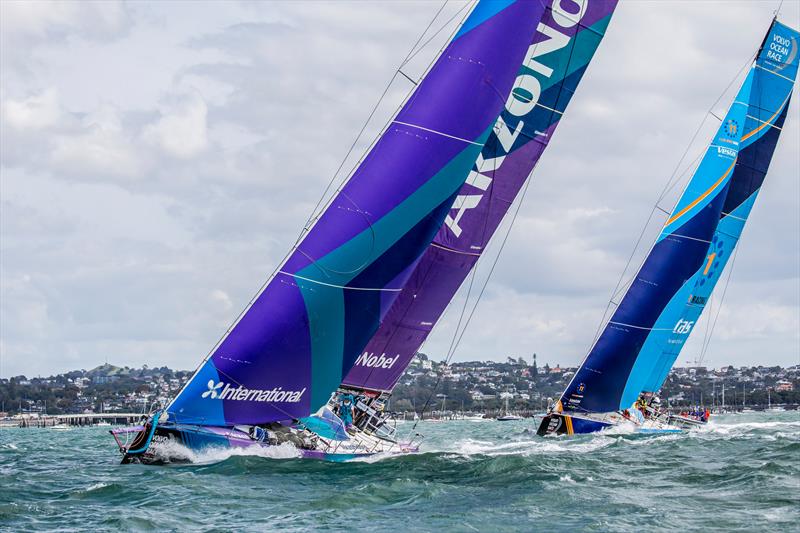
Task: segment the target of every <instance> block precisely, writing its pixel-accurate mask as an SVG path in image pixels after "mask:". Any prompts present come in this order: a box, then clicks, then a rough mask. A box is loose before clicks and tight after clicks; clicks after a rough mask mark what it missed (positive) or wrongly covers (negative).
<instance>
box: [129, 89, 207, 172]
mask: <svg viewBox="0 0 800 533" xmlns="http://www.w3.org/2000/svg"><path fill="white" fill-rule="evenodd" d="M176 100H177V102H176V103H175V104H173V105H172V106H170V107H169V108H167V109H165V110H164V111H162V114H161V117H160V118H159V119H158V121H156V122H155V123H154V124H151V125H149V126H147V127H146V128H145V129H144V132H143V136H144V139H145V141H147V142H151V143H155V144H156V145H158V146H159V148H161V149H162V150H163V151H164V152H165V153H167V154H169V155H172V156H175V157H180V158H189V157H193V156H196V155H197V154H199V153H200V152H201V151H203V150H204V149H205V148H206V147H207V146H208V130H207V122H206V118H207V115H208V108H207V107H206V103H205V102H204V101H203V99H202V98H201V97H200V96H198V95H196V94H190V95H188V96H184V97H178V98H176Z"/></svg>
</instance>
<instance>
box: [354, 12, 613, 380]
mask: <svg viewBox="0 0 800 533" xmlns="http://www.w3.org/2000/svg"><path fill="white" fill-rule="evenodd" d="M542 3H543V4H546V6H547V7H546V11H545V12H544V14H543V16H542V18H541V21H540V23H539V24H538V26H537V31H536V33H535V34H534V35H533V36H532V39H531V41H529V42H530V47H529V48H528V53H527V54H526V56H525V58H524V59H523V61H520V66H519V69H518V76H517V79H516V81H515V83H514V88H513V90H509V91H508V92H504V93H502V96H503V97H504V98H506V100H505V106H504V108H503V109H502V112H501V113H500V114H499V116H498V117H497V119H496V121H495V124H494V128H493V131H492V133H491V135H490V136H489V140H488V141H487V142H486V145H485V146H484V148H483V150H482V151H481V153H480V155H479V156H478V157H477V158H476V160H475V163H474V165H473V167H472V171H471V172H470V175H469V178H468V179H467V181H466V183H465V184H464V186H463V187H462V188H461V190H460V191H459V192H458V195H457V196H456V198H455V199H454V202H453V204H452V206H451V207H450V209H449V211H448V214H447V217H446V219H445V223H444V225H443V226H442V227H441V229H440V230H439V232H438V233H437V235H436V238H435V239H434V241H433V242H432V243H431V245H430V247H429V248H428V250H427V251H426V252H425V254H424V255H423V256H422V258H421V259H420V261H419V263H418V264H417V265H416V267H415V268H414V271H413V272H412V273H411V275H410V277H409V281H408V283H406V284H405V286H404V287H403V291H402V292H401V294H400V296H399V297H398V298H397V300H396V301H395V302H394V304H393V305H392V307H391V309H390V310H389V312H388V314H387V315H386V317H385V319H384V321H383V322H382V324H381V327H380V328H379V329H378V331H377V332H376V333H375V336H374V337H373V338H372V339H371V340H370V342H369V344H368V345H367V346H366V347H365V349H364V352H363V354H362V356H361V357H359V359H358V360H357V361H356V364H355V365H354V366H353V369H352V370H351V371H350V372H349V373H348V375H347V376H346V377H345V379H344V382H343V384H344V385H347V386H349V387H356V388H362V389H371V390H383V391H390V390H392V389H393V388H394V386H395V385H396V383H397V381H398V380H399V379H400V376H401V375H402V374H403V372H404V371H405V369H406V368H407V367H408V365H409V364H410V363H411V361H412V359H413V358H414V355H415V354H416V353H417V352H418V351H419V349H420V347H421V346H422V344H423V343H424V342H425V340H426V339H427V337H428V335H429V334H430V332H431V331H432V330H433V328H434V326H435V325H436V323H437V322H438V320H439V319H440V317H441V316H442V314H443V313H444V312H445V309H446V308H447V306H448V304H449V303H450V302H451V300H452V299H453V297H454V296H455V294H456V293H457V292H458V290H459V288H460V287H461V286H462V285H463V284H464V281H465V280H466V279H467V277H468V276H469V275H470V272H472V271H473V269H474V267H475V264H476V263H477V262H478V260H479V259H480V257H481V256H482V254H483V252H484V250H485V249H486V246H487V245H488V243H489V241H490V239H491V238H492V236H493V235H494V233H495V231H496V230H497V228H498V227H499V225H500V223H501V222H502V220H503V217H504V216H505V215H506V214H507V213H508V211H509V209H510V207H511V205H512V204H513V203H514V202H515V199H517V198H518V197H519V196H521V195H522V194H524V192H523V191H524V187H525V184H526V183H528V181H527V180H528V179H529V175H530V174H531V172H532V171H533V169H534V167H535V166H536V164H537V162H538V161H539V159H540V157H541V156H542V153H543V152H544V150H545V149H546V148H547V146H548V144H549V142H550V140H551V139H552V136H553V134H554V132H555V129H556V127H557V126H558V124H559V122H560V120H561V117H562V115H563V114H564V112H565V110H566V107H567V105H568V103H569V101H570V99H571V98H572V95H573V94H574V92H575V90H576V89H577V86H578V84H579V82H580V80H581V78H582V76H583V74H584V72H585V71H586V68H587V67H588V65H589V63H590V61H591V59H592V57H593V55H594V53H595V51H596V49H597V47H598V46H599V44H600V42H601V40H602V38H603V36H604V34H605V31H606V28H607V26H608V24H609V21H610V19H611V16H612V14H613V12H614V9H615V8H616V3H617V2H616V0H603V1H595V0H593V1H591V2H585V1H583V2H580V1H577V2H562V1H560V0H546V1H543V2H542ZM562 4H563V5H562ZM569 4H572V5H569ZM565 6H568V7H565ZM476 292H478V291H477V290H476ZM470 296H471V294H467V302H465V306H466V305H467V303H469V297H470ZM462 313H463V311H462ZM466 321H467V322H468V319H466ZM456 329H457V331H456V332H455V333H454V338H455V336H458V335H459V334H460V332H463V331H464V330H465V329H466V322H461V321H459V327H458V328H456ZM459 330H460V331H459ZM456 345H457V341H454V345H453V346H454V347H455V346H456ZM454 347H453V348H452V349H451V353H449V354H448V358H449V357H450V356H451V355H452V350H454V349H455V348H454Z"/></svg>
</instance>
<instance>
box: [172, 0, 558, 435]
mask: <svg viewBox="0 0 800 533" xmlns="http://www.w3.org/2000/svg"><path fill="white" fill-rule="evenodd" d="M543 11H544V8H543V7H542V4H541V3H540V2H539V1H538V0H532V1H519V2H509V1H483V2H481V3H479V4H478V6H477V7H476V8H475V9H474V10H473V12H472V13H471V14H470V16H469V18H468V19H467V20H466V21H465V23H464V25H463V26H462V28H461V30H460V31H459V32H458V34H457V35H456V36H455V37H454V39H453V41H452V42H451V43H450V44H449V45H448V46H447V48H445V50H444V51H443V53H442V54H441V56H440V57H439V58H438V59H437V61H436V63H435V64H434V66H433V67H432V69H431V70H430V71H429V73H428V75H427V76H426V77H425V79H424V80H423V81H422V82H421V83H420V85H419V86H418V87H417V88H416V90H415V92H414V94H413V95H412V96H411V98H410V99H409V100H408V102H407V103H406V105H405V106H404V107H403V108H402V110H401V111H400V112H399V113H398V115H397V116H396V117H395V119H394V120H393V121H392V123H391V124H390V125H389V127H388V128H387V130H386V132H385V133H384V134H383V135H382V136H381V138H380V139H379V140H378V142H377V143H376V144H375V146H374V147H373V148H372V150H371V151H370V153H369V154H368V155H367V156H366V157H365V159H364V161H363V163H362V164H361V165H360V166H359V168H358V169H357V170H356V171H355V172H354V174H353V175H352V176H351V178H350V179H349V181H348V182H347V184H346V185H345V186H344V187H343V188H342V190H341V191H339V193H338V194H337V195H336V196H335V197H334V198H333V200H332V201H331V203H330V204H329V205H328V206H327V208H326V209H325V211H324V212H323V213H322V215H321V216H320V217H319V219H318V220H317V221H316V223H315V224H314V225H313V227H312V228H311V229H310V230H309V231H308V233H307V234H306V236H305V238H304V239H303V240H302V241H301V242H300V243H299V244H298V245H297V247H296V248H295V249H294V250H293V251H292V252H291V254H290V255H289V257H288V259H287V260H286V262H285V263H284V264H283V265H282V266H281V267H280V269H279V270H278V272H277V274H276V275H275V276H274V277H273V278H272V279H271V280H270V281H269V283H268V284H267V285H266V287H265V288H264V290H263V291H262V292H261V293H260V294H259V295H258V297H257V298H256V299H255V300H254V302H253V303H252V305H251V306H250V307H249V308H248V309H247V310H246V312H245V313H244V314H243V315H242V317H241V318H240V320H239V321H238V322H237V323H236V324H235V325H234V326H233V327H232V328H231V330H230V331H229V332H228V334H227V335H226V336H225V338H224V339H223V340H222V341H221V342H220V344H219V345H218V346H217V347H216V348H215V349H214V350H213V352H212V355H211V357H210V358H208V359H207V360H206V361H205V362H204V363H203V364H202V365H201V367H200V369H199V370H198V371H197V372H196V373H195V375H194V376H193V377H192V379H191V380H190V381H189V383H188V384H187V385H186V387H185V388H184V389H183V390H182V391H181V392H180V394H179V395H178V396H177V397H176V398H175V399H174V400H173V401H172V403H171V404H170V405H169V406H168V408H167V412H168V415H169V417H170V419H171V420H174V421H177V422H184V423H193V424H204V425H231V424H239V423H241V424H256V423H264V422H270V421H276V420H287V419H295V418H301V417H305V416H308V415H309V414H311V413H313V412H314V411H316V410H317V409H318V408H319V407H321V406H322V405H324V404H325V403H326V402H327V401H328V399H329V397H330V395H331V393H332V392H333V391H334V390H335V389H336V388H337V387H338V385H339V384H340V383H341V381H342V378H343V376H344V375H346V373H347V372H348V371H349V370H350V368H351V367H352V366H353V363H354V362H355V360H356V358H357V357H358V356H359V355H360V354H361V353H362V352H363V350H364V347H365V346H366V344H367V342H369V339H370V338H372V337H373V335H374V334H375V332H376V330H377V329H378V326H379V324H380V322H381V320H382V319H383V318H384V317H383V315H384V314H385V313H386V311H387V310H388V309H390V308H391V305H392V303H393V301H394V300H395V299H396V298H397V296H398V295H399V294H400V291H401V289H402V287H403V286H404V285H405V284H406V282H407V280H408V277H409V276H410V275H411V274H412V271H413V265H415V264H416V263H417V262H418V261H419V258H420V256H421V255H422V254H423V253H424V252H425V250H426V249H427V248H428V246H429V245H430V243H431V241H432V240H433V238H434V237H435V236H436V232H437V231H438V230H439V228H440V227H441V225H442V223H443V221H444V218H445V216H446V215H447V213H448V210H449V208H450V206H452V204H453V201H454V199H455V197H456V195H457V193H458V191H459V189H460V188H461V187H462V186H463V185H464V183H465V181H466V179H467V177H468V175H469V172H470V169H471V167H472V165H473V163H474V162H475V159H476V158H477V157H478V155H479V154H480V151H481V149H482V148H483V146H484V144H485V142H486V140H487V138H488V137H489V133H490V132H491V129H492V126H493V125H494V123H495V120H496V118H497V116H498V114H499V113H500V111H501V109H502V106H503V101H502V99H501V98H500V97H498V94H507V93H508V92H509V91H510V90H511V87H512V85H513V83H514V80H515V77H516V76H517V72H518V70H519V64H520V62H521V61H522V58H523V57H524V56H525V53H526V52H527V50H528V46H529V44H530V42H531V36H532V35H533V34H534V33H535V31H536V25H537V24H538V22H539V20H540V19H541V17H542V13H543Z"/></svg>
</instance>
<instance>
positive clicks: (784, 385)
mask: <svg viewBox="0 0 800 533" xmlns="http://www.w3.org/2000/svg"><path fill="white" fill-rule="evenodd" d="M775 390H776V391H778V392H789V391H793V390H794V383H792V382H791V381H786V380H785V379H782V380H780V381H778V382H776V383H775Z"/></svg>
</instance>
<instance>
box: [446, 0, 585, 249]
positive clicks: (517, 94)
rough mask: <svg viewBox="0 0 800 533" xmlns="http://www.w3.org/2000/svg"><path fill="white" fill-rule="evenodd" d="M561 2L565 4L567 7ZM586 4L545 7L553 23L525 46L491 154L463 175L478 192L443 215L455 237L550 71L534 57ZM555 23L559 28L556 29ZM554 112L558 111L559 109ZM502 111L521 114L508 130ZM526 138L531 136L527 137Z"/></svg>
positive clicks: (562, 40)
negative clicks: (460, 223) (525, 52)
mask: <svg viewBox="0 0 800 533" xmlns="http://www.w3.org/2000/svg"><path fill="white" fill-rule="evenodd" d="M562 4H566V5H567V6H568V7H566V6H565V5H562ZM588 5H589V1H588V0H569V1H566V0H553V2H552V6H551V7H550V9H549V11H550V14H551V15H552V21H549V23H550V24H554V25H553V26H548V25H547V24H544V23H543V22H540V23H539V25H538V26H537V27H536V35H535V36H534V42H533V44H531V46H530V47H529V48H528V53H527V54H526V55H525V59H524V60H523V63H522V66H521V68H520V73H519V75H518V76H517V79H516V80H514V89H513V90H512V91H511V94H510V95H509V96H508V100H506V105H505V109H504V112H503V114H501V115H500V116H499V117H497V122H495V124H494V128H493V133H494V136H495V137H497V139H496V142H491V141H492V139H489V141H487V143H486V145H485V146H486V147H488V152H489V154H487V157H489V156H491V157H489V158H488V159H484V156H483V153H481V154H479V155H478V160H477V161H475V165H474V167H473V170H472V171H471V172H470V173H469V176H468V177H467V181H466V183H467V184H469V185H470V186H472V187H474V188H476V189H478V191H481V192H480V194H459V195H458V196H457V197H456V199H455V201H454V202H453V207H452V208H451V214H448V215H447V218H445V221H444V223H445V225H446V226H447V227H448V228H450V231H452V232H453V235H455V236H456V238H458V237H460V236H461V231H462V228H461V226H459V222H460V221H461V217H463V216H464V213H465V212H466V211H467V210H469V209H474V208H476V207H478V204H480V202H481V199H482V198H483V195H484V193H485V192H486V191H487V190H488V189H489V186H491V184H492V179H493V178H494V173H495V172H496V171H497V170H498V169H499V168H500V166H501V165H502V164H503V161H504V160H505V158H506V156H507V155H508V153H509V152H511V149H512V148H513V147H514V143H515V142H516V141H517V138H518V137H519V135H520V133H522V129H523V127H524V126H525V122H524V120H522V118H524V117H527V116H528V114H530V113H531V112H532V111H533V110H534V109H535V108H536V106H537V105H538V104H539V98H540V97H541V95H542V84H543V83H544V82H547V80H549V79H550V77H551V76H552V75H553V72H554V71H553V67H551V66H548V65H545V64H543V63H540V62H539V61H538V60H537V58H539V57H540V56H545V55H547V54H550V53H552V52H555V51H556V50H561V49H562V48H564V47H566V46H567V45H568V44H569V43H570V40H571V36H570V35H567V34H566V33H563V32H562V31H561V29H563V30H571V28H573V27H575V26H576V25H577V24H578V23H579V22H580V21H581V19H582V18H583V16H584V15H585V14H586V9H587V7H588ZM559 27H560V28H561V29H558V28H559ZM542 36H544V39H542ZM556 59H561V58H556ZM551 60H552V58H551ZM554 66H555V65H554ZM558 112H559V113H560V110H558ZM503 115H506V116H508V117H509V118H515V117H522V118H520V119H519V120H517V123H516V125H515V126H514V128H513V130H512V129H511V128H510V127H509V126H508V124H506V121H505V120H504V119H503ZM530 135H531V136H533V135H536V136H537V137H538V136H544V137H547V133H546V132H540V131H535V132H532V133H530ZM523 137H526V136H523ZM528 140H531V139H530V138H528ZM501 152H503V153H501ZM478 191H476V192H478ZM452 211H455V212H456V213H455V215H452ZM472 248H474V249H476V250H480V247H479V246H472Z"/></svg>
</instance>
